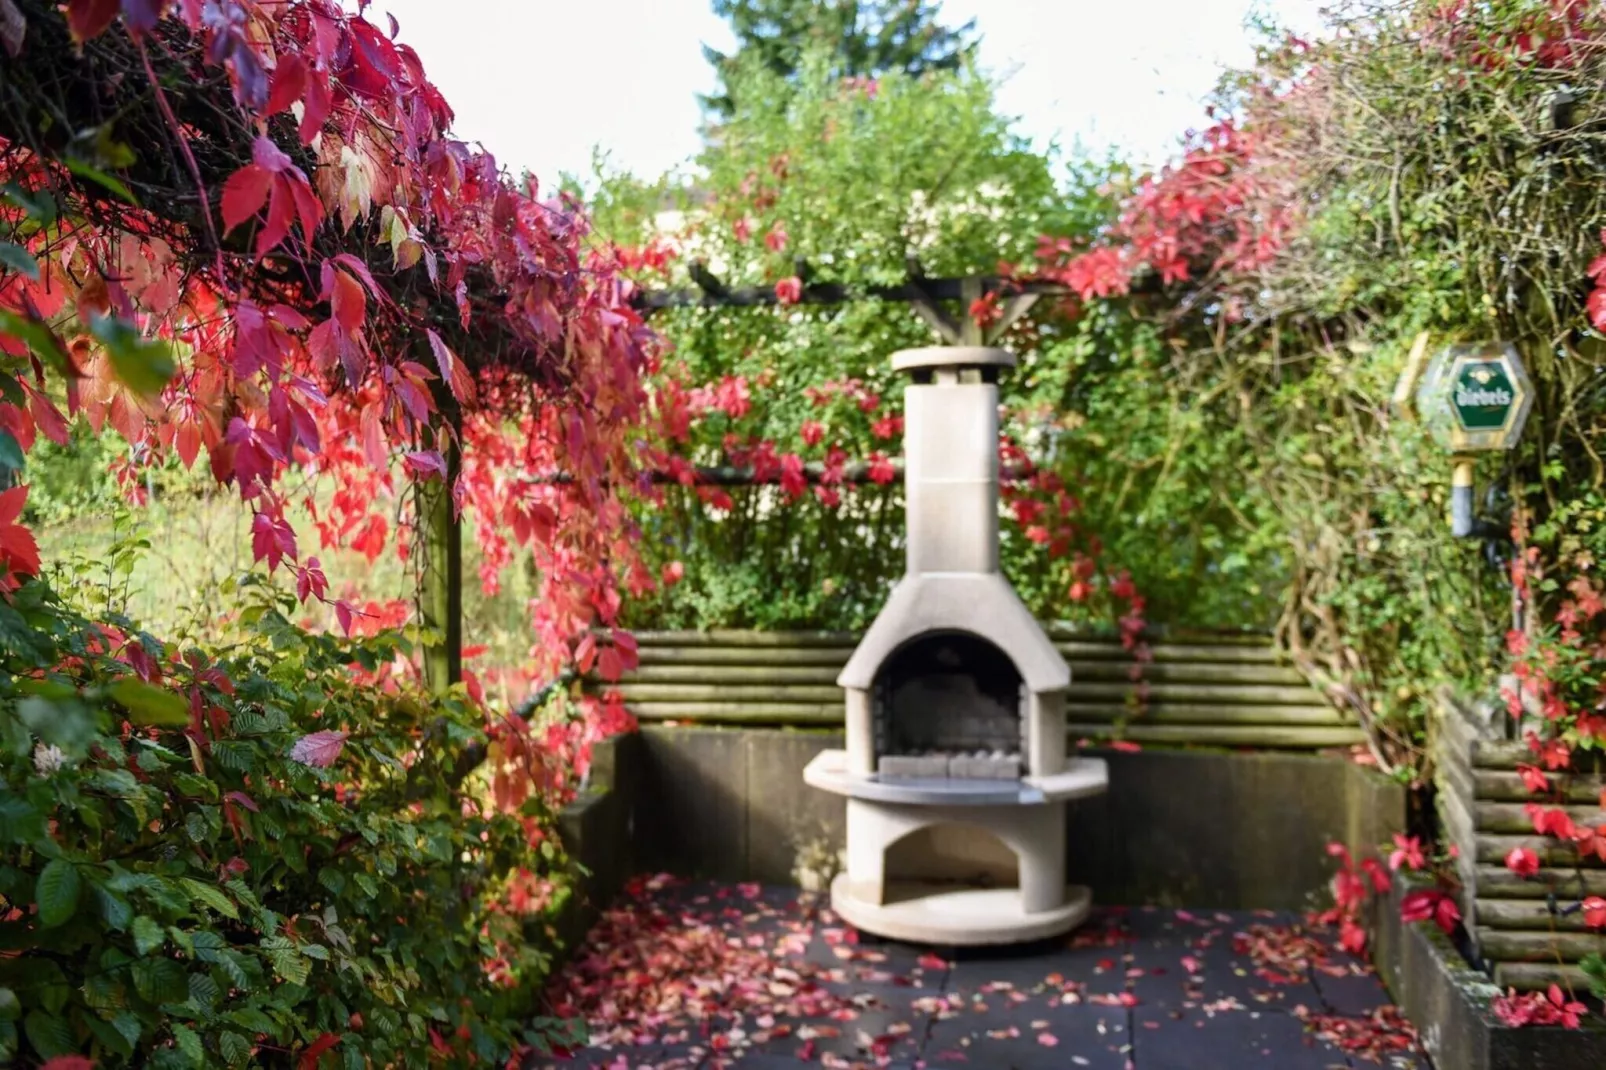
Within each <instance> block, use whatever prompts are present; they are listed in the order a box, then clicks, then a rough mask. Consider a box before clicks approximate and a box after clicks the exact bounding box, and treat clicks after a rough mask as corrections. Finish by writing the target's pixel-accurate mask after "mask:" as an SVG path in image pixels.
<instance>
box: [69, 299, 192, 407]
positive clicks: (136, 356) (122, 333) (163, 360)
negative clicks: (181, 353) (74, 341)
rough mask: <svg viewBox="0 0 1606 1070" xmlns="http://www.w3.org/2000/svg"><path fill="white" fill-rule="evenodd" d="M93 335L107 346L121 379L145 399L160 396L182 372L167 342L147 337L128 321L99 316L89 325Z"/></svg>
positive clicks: (113, 365)
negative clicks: (168, 383) (175, 376)
mask: <svg viewBox="0 0 1606 1070" xmlns="http://www.w3.org/2000/svg"><path fill="white" fill-rule="evenodd" d="M89 333H90V334H93V335H94V336H95V337H96V338H98V339H99V340H100V341H101V343H102V344H103V345H104V346H105V347H106V356H107V358H108V359H110V360H111V364H112V371H113V372H115V373H116V374H117V378H119V379H121V380H122V382H123V385H124V386H127V387H128V388H129V389H130V390H132V391H134V393H136V394H141V395H143V396H145V397H154V396H156V395H157V394H160V393H161V392H162V387H164V386H166V385H167V381H168V380H169V379H171V378H173V373H174V372H175V371H177V370H178V366H177V365H176V364H175V363H174V362H173V352H172V349H171V348H170V347H169V346H168V345H167V343H166V342H161V341H156V340H154V339H150V338H146V337H145V336H144V335H142V334H140V333H139V330H138V329H137V328H136V327H135V326H134V325H133V324H131V323H129V322H128V321H126V320H122V319H118V318H117V317H115V316H96V317H94V318H93V319H91V320H90V322H89Z"/></svg>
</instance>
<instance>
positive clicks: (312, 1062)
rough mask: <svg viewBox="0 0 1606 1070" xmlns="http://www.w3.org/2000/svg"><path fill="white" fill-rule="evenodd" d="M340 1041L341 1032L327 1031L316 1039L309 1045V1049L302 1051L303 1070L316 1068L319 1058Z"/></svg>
mask: <svg viewBox="0 0 1606 1070" xmlns="http://www.w3.org/2000/svg"><path fill="white" fill-rule="evenodd" d="M339 1043H340V1034H339V1033H325V1034H323V1035H322V1036H320V1037H319V1038H318V1039H317V1040H314V1041H313V1042H312V1043H311V1044H309V1045H307V1050H306V1051H304V1052H302V1053H301V1059H300V1066H301V1070H316V1067H317V1065H318V1060H319V1059H320V1058H322V1057H323V1053H324V1052H326V1051H328V1050H329V1049H330V1048H333V1047H334V1046H335V1045H336V1044H339Z"/></svg>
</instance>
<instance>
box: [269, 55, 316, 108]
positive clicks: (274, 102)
mask: <svg viewBox="0 0 1606 1070" xmlns="http://www.w3.org/2000/svg"><path fill="white" fill-rule="evenodd" d="M306 91H307V65H306V64H305V63H303V62H302V60H301V57H300V56H297V55H295V54H293V53H292V54H290V55H286V56H281V57H280V59H279V65H278V66H277V67H275V68H274V70H273V87H272V88H271V89H270V90H268V106H267V108H266V109H265V110H264V111H263V114H264V115H277V114H278V113H279V112H281V111H288V110H289V108H290V105H292V104H294V103H295V102H296V101H298V100H300V99H301V95H302V94H303V93H305V92H306Z"/></svg>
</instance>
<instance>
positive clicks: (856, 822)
mask: <svg viewBox="0 0 1606 1070" xmlns="http://www.w3.org/2000/svg"><path fill="white" fill-rule="evenodd" d="M950 826H952V827H955V828H958V829H961V830H964V831H966V832H976V833H981V834H983V835H984V836H986V837H987V838H988V839H990V840H993V841H996V843H997V844H1001V845H1002V846H1003V847H1004V848H1006V849H1007V850H1008V852H1009V853H1011V854H1013V855H1014V858H1015V861H1016V872H1017V873H1018V875H1019V876H1018V882H1017V883H1016V885H1015V886H1014V887H1000V888H979V887H976V886H975V885H974V884H973V883H972V884H969V885H967V884H966V883H964V881H963V880H962V879H960V878H961V875H960V874H958V873H955V874H952V875H951V878H950V879H940V878H938V877H934V876H933V875H934V874H941V873H942V865H941V862H942V860H941V859H938V858H933V859H930V860H925V861H927V862H929V863H932V864H929V865H909V864H907V863H908V862H910V861H913V860H911V859H908V858H907V856H906V857H905V862H906V864H905V866H904V867H903V871H902V872H898V871H897V870H893V871H892V872H889V867H888V861H889V859H894V860H895V859H897V858H898V851H897V849H898V848H899V847H900V846H904V847H918V845H919V844H920V843H921V842H922V839H923V838H922V835H921V834H922V833H926V832H928V831H930V830H936V829H941V828H946V827H950ZM847 842H848V860H847V861H848V864H847V869H846V871H845V872H844V873H842V874H841V875H840V876H838V877H837V878H836V880H835V881H833V882H832V885H831V907H832V909H833V910H835V911H836V913H837V914H838V915H840V916H841V917H842V919H843V920H845V921H847V922H848V923H849V924H851V925H854V926H856V927H857V928H860V929H864V930H865V931H867V932H873V933H878V934H880V935H882V936H887V937H891V938H893V939H898V940H910V941H915V942H920V943H930V944H939V945H953V946H966V945H985V944H1006V943H1017V942H1020V941H1024V940H1036V939H1042V938H1044V937H1048V936H1055V935H1058V934H1060V933H1063V932H1066V931H1068V930H1070V929H1072V928H1074V927H1075V926H1077V925H1079V924H1080V923H1081V922H1082V921H1083V920H1084V919H1085V918H1086V917H1087V912H1088V909H1089V906H1090V904H1091V894H1090V893H1089V892H1088V890H1087V889H1086V888H1083V887H1081V886H1077V885H1072V886H1067V885H1066V883H1065V804H1064V802H1063V801H1059V800H1055V801H1044V802H1042V803H1039V804H1035V805H1017V806H929V805H918V804H904V803H887V802H879V801H876V800H872V799H861V798H850V799H848V805H847ZM932 842H935V841H932Z"/></svg>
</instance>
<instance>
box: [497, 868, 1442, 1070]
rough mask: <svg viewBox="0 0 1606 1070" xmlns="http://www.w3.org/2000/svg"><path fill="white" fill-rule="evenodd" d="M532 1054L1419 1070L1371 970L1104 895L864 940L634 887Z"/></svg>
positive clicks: (785, 913)
mask: <svg viewBox="0 0 1606 1070" xmlns="http://www.w3.org/2000/svg"><path fill="white" fill-rule="evenodd" d="M554 998H555V1000H556V1002H557V1013H559V1014H560V1015H563V1016H566V1017H575V1016H579V1017H584V1018H585V1019H586V1020H587V1021H588V1023H589V1025H590V1028H591V1042H590V1044H589V1046H587V1047H584V1048H581V1049H578V1050H576V1051H573V1052H570V1053H560V1054H558V1055H555V1056H545V1057H540V1058H536V1059H533V1060H531V1061H529V1062H528V1063H527V1064H526V1065H527V1067H528V1068H530V1070H535V1068H548V1067H550V1068H553V1070H562V1068H566V1067H578V1066H585V1067H607V1068H612V1070H627V1068H628V1070H641V1068H654V1070H719V1068H724V1067H740V1068H752V1070H792V1068H798V1070H801V1068H803V1067H808V1066H826V1067H836V1068H840V1070H847V1068H858V1067H892V1068H898V1070H904V1068H916V1067H922V1066H923V1067H930V1068H933V1070H939V1068H950V1067H966V1068H999V1070H1002V1068H1016V1070H1061V1068H1066V1070H1069V1068H1074V1067H1087V1068H1091V1070H1216V1068H1221V1070H1239V1068H1246V1067H1267V1068H1271V1070H1330V1068H1346V1070H1347V1068H1350V1067H1366V1066H1379V1065H1380V1066H1384V1067H1391V1068H1400V1070H1404V1068H1420V1070H1428V1068H1429V1066H1430V1064H1429V1062H1428V1061H1427V1059H1426V1058H1425V1057H1424V1056H1422V1055H1420V1054H1418V1049H1417V1047H1416V1044H1415V1034H1414V1031H1413V1030H1412V1029H1411V1027H1410V1026H1409V1025H1408V1024H1407V1023H1405V1022H1404V1021H1403V1019H1401V1018H1400V1017H1399V1015H1398V1012H1397V1011H1396V1010H1395V1009H1394V1008H1393V1007H1392V1006H1390V1005H1389V998H1388V994H1387V992H1386V991H1385V990H1384V988H1383V986H1382V985H1381V984H1380V983H1379V981H1378V980H1377V978H1376V976H1375V974H1374V973H1373V972H1372V970H1371V968H1370V967H1369V966H1367V965H1366V964H1365V963H1364V962H1362V961H1360V960H1358V959H1356V958H1354V957H1352V956H1350V955H1347V954H1345V953H1343V952H1341V951H1339V950H1338V949H1337V948H1336V947H1335V946H1334V945H1333V943H1332V941H1331V939H1330V934H1327V933H1324V932H1322V931H1320V930H1315V929H1312V928H1310V927H1308V926H1306V925H1305V924H1304V923H1302V922H1301V921H1300V920H1299V919H1298V918H1296V917H1294V916H1293V915H1289V914H1279V913H1272V912H1249V911H1186V910H1162V909H1156V908H1135V909H1130V910H1124V909H1106V910H1103V911H1100V912H1098V913H1096V914H1095V916H1094V917H1093V918H1092V919H1091V920H1090V921H1089V922H1088V924H1086V925H1085V926H1083V927H1082V928H1081V929H1080V930H1078V931H1077V932H1076V933H1074V934H1072V935H1071V936H1070V937H1068V938H1063V939H1060V940H1055V941H1048V942H1044V943H1040V944H1035V945H1031V946H1028V947H1023V948H1011V949H988V950H974V949H971V950H954V949H940V948H917V947H912V946H909V945H906V944H899V943H893V942H881V941H877V940H874V939H873V938H870V937H868V936H863V935H861V934H858V933H856V932H854V931H853V930H851V929H849V928H846V927H845V926H843V925H842V924H841V923H839V922H837V921H836V920H835V918H834V917H833V916H832V914H831V912H830V910H829V909H828V908H827V907H825V906H823V905H822V904H820V903H818V902H817V901H815V900H814V899H813V898H812V897H809V896H806V895H800V894H799V893H798V892H797V891H796V890H795V889H789V888H788V889H782V888H770V887H761V886H759V885H751V884H743V885H734V884H713V883H682V882H678V881H674V880H672V879H669V878H664V877H656V878H647V879H639V880H638V881H636V882H635V883H634V884H633V885H632V887H631V889H630V890H629V891H628V892H627V894H626V895H625V896H624V897H623V898H622V899H621V901H620V903H619V904H618V905H616V906H615V907H614V908H613V909H612V910H610V911H609V912H608V913H607V914H606V915H605V916H604V918H603V919H602V921H601V923H599V925H598V926H597V927H596V929H594V930H593V932H592V934H591V936H590V938H589V940H588V942H587V945H586V946H585V947H583V948H582V949H581V950H580V952H579V953H578V954H577V955H576V957H575V958H574V960H573V961H572V962H571V963H570V965H569V967H568V968H567V969H566V970H565V971H564V973H563V975H562V976H561V977H560V978H559V979H558V981H557V982H556V984H555V987H554Z"/></svg>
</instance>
